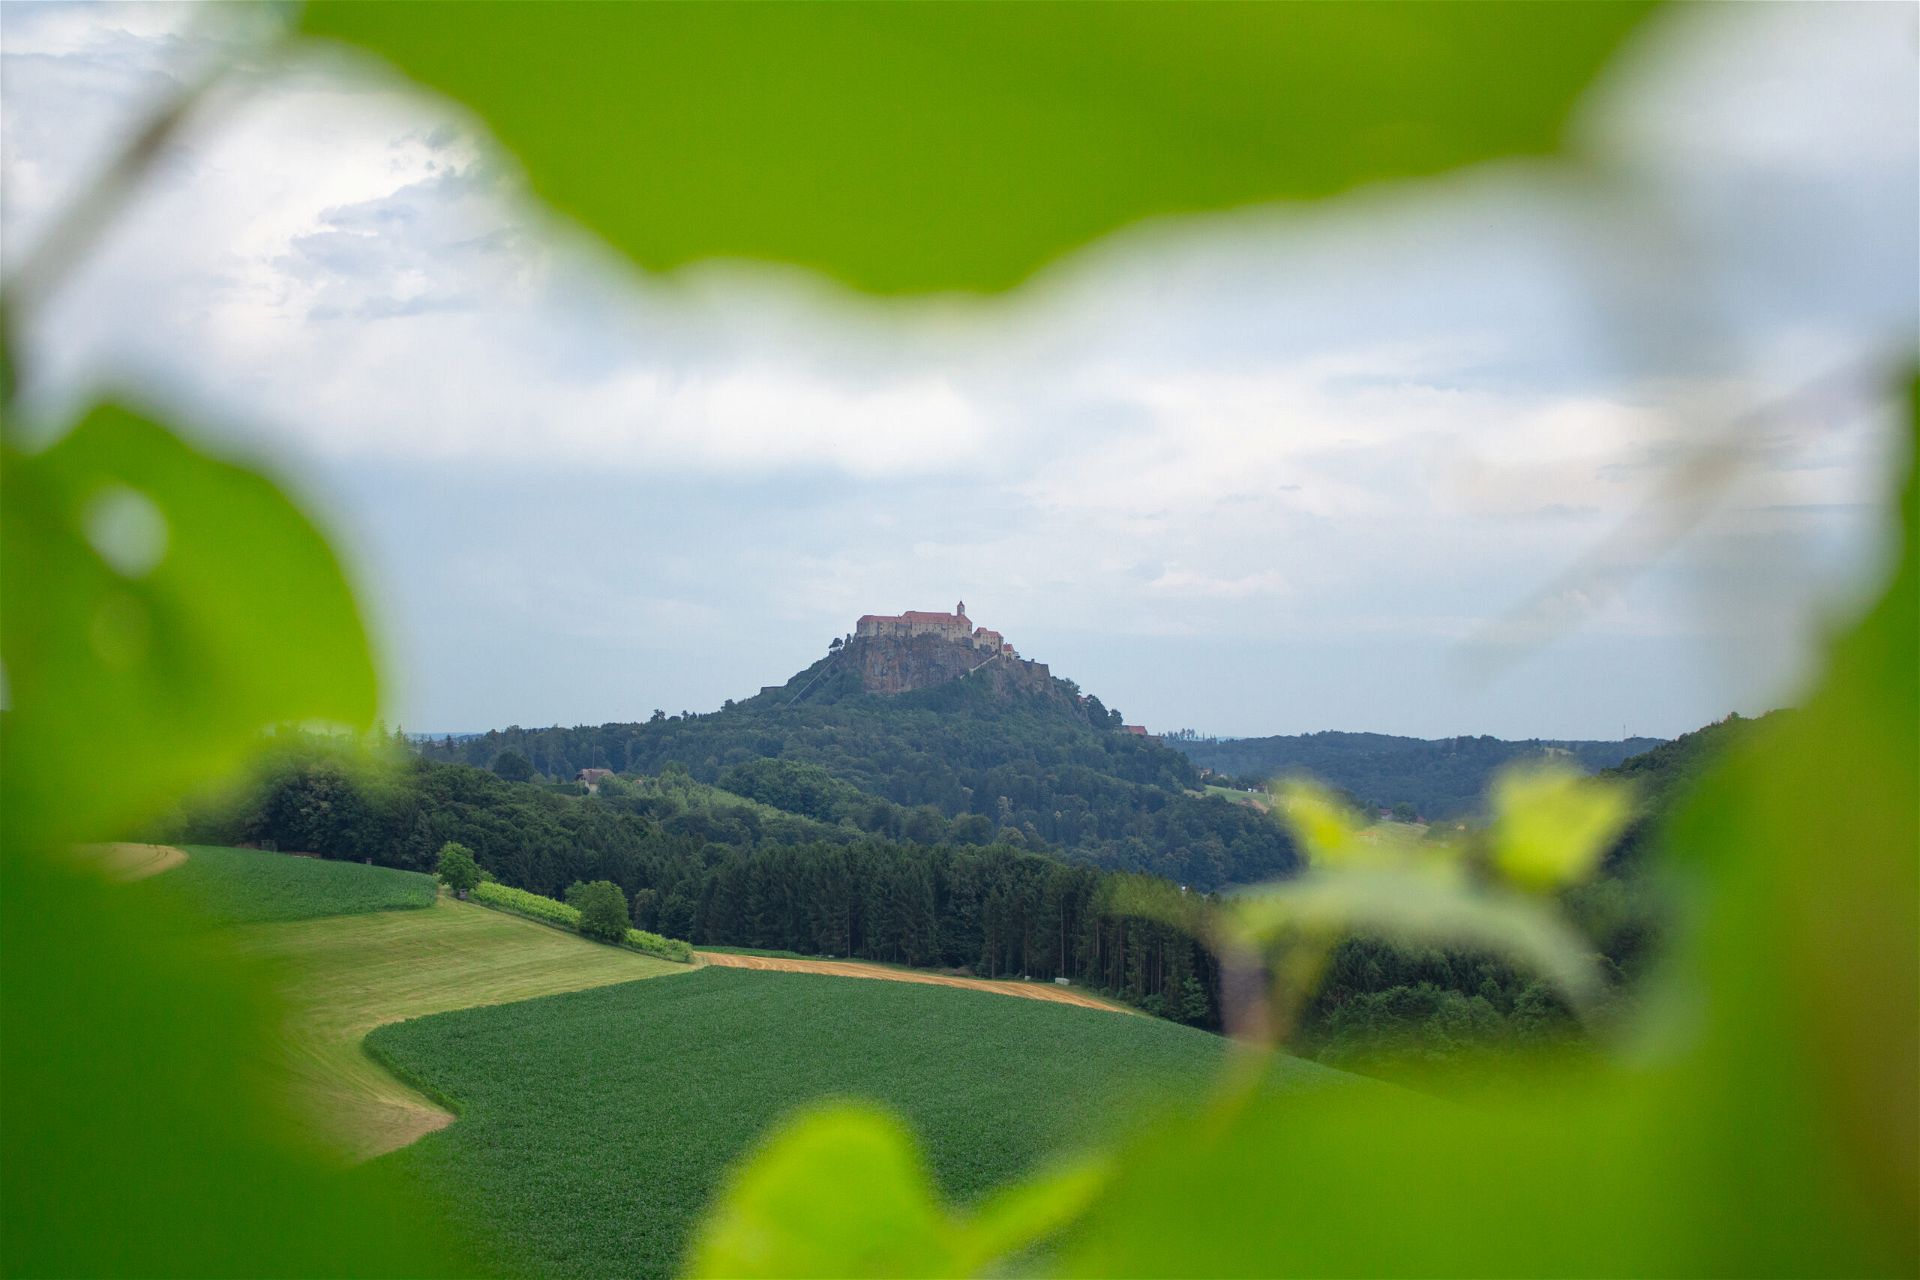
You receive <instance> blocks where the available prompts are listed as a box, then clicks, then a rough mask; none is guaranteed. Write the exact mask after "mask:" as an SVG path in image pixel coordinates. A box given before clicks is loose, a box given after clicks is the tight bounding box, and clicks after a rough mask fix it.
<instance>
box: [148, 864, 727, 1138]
mask: <svg viewBox="0 0 1920 1280" xmlns="http://www.w3.org/2000/svg"><path fill="white" fill-rule="evenodd" d="M186 852H187V858H186V860H185V861H184V862H182V863H178V864H176V865H173V866H171V867H170V868H168V869H167V870H166V871H164V872H163V873H161V874H160V875H159V876H157V877H155V879H154V880H153V882H152V883H153V884H154V885H156V886H163V887H164V888H165V890H166V891H167V892H172V893H179V894H183V895H186V896H187V897H189V898H190V899H191V900H192V901H193V902H194V903H195V904H196V905H197V906H201V907H202V908H203V909H204V910H205V911H206V912H207V914H209V915H210V916H212V917H213V918H214V919H215V920H216V921H218V922H220V924H221V925H222V926H224V927H225V928H226V931H227V932H228V933H229V935H230V937H231V939H232V940H233V941H234V942H235V943H236V944H237V945H238V946H239V948H240V950H241V951H242V952H244V953H247V954H250V955H253V956H257V957H260V958H262V959H264V960H265V961H267V962H268V963H269V964H270V965H271V967H272V968H273V970H274V972H275V974H276V975H277V976H278V978H279V987H280V992H281V995H282V999H283V1001H284V1004H285V1007H286V1011H287V1024H286V1032H285V1041H284V1045H285V1049H286V1054H287V1057H286V1063H285V1065H286V1066H287V1068H288V1074H287V1076H286V1080H287V1087H288V1088H289V1089H290V1090H291V1091H292V1093H293V1095H294V1098H293V1101H294V1103H295V1106H296V1108H297V1110H298V1111H299V1112H300V1113H302V1114H305V1115H308V1116H310V1117H311V1118H312V1120H313V1123H314V1124H315V1126H316V1127H317V1130H318V1133H319V1135H320V1137H321V1139H322V1141H323V1143H324V1144H325V1145H326V1146H328V1147H331V1148H333V1149H335V1150H338V1151H341V1152H344V1153H346V1154H348V1155H350V1156H355V1157H366V1156H372V1155H377V1154H379V1153H381V1152H384V1151H391V1150H392V1149H394V1148H395V1147H399V1146H403V1145H405V1144H406V1143H408V1142H411V1141H413V1140H414V1139H415V1138H417V1137H419V1136H420V1135H421V1134H423V1133H428V1132H431V1131H432V1130H434V1129H436V1128H439V1127H440V1126H441V1125H444V1124H446V1123H447V1122H448V1121H449V1120H450V1119H451V1118H452V1117H451V1116H450V1115H449V1114H448V1113H447V1112H446V1111H444V1110H442V1109H441V1108H439V1107H437V1106H435V1105H434V1104H433V1103H432V1102H431V1101H429V1100H428V1099H427V1098H425V1097H423V1096H421V1095H420V1094H419V1093H417V1092H415V1091H414V1090H412V1089H409V1088H407V1087H406V1086H405V1085H403V1084H401V1083H400V1082H399V1081H398V1080H396V1079H394V1078H393V1076H392V1075H391V1074H389V1073H388V1072H387V1071H386V1070H384V1069H383V1068H381V1067H380V1066H379V1065H378V1064H377V1063H375V1062H374V1061H373V1060H372V1059H371V1058H369V1057H368V1056H367V1054H366V1051H365V1050H364V1048H363V1047H362V1044H361V1042H362V1039H363V1038H364V1037H365V1036H366V1034H367V1032H369V1031H371V1030H372V1029H373V1028H375V1027H377V1026H380V1025H381V1024H383V1023H388V1022H396V1021H399V1020H401V1019H405V1018H416V1017H420V1016H421V1015H423V1014H430V1013H445V1012H447V1011H448V1010H452V1009H466V1008H471V1007H473V1006H475V1005H489V1004H500V1003H503V1002H506V1001H512V1000H525V999H527V998H529V997H531V996H545V995H553V994H554V993H556V992H562V991H577V990H579V989H581V988H583V987H592V986H601V985H604V984H607V983H612V982H632V981H635V980H637V979H640V978H652V977H657V976H660V975H663V974H673V973H686V972H689V970H688V968H687V966H685V965H679V964H672V963H669V962H667V961H664V960H657V959H654V958H653V957H651V956H643V955H640V954H638V953H636V952H633V951H628V950H624V949H622V948H619V947H609V946H604V945H601V944H599V943H595V942H589V941H588V940H586V939H585V938H581V937H579V936H577V935H575V934H572V933H568V932H564V931H560V930H555V929H552V928H548V927H546V926H544V925H541V924H538V923H536V922H534V921H532V920H527V919H524V918H522V917H519V916H514V915H509V914H505V913H503V912H499V911H489V910H487V909H486V908H484V907H481V906H478V905H476V904H474V903H470V902H459V901H456V900H455V899H453V898H450V897H445V896H438V895H437V890H438V885H437V884H436V883H435V882H434V879H433V877H431V876H426V875H421V874H418V873H416V872H411V871H394V870H390V869H388V868H385V867H370V866H366V865H364V864H361V863H356V862H326V861H322V860H320V859H317V858H299V857H294V856H292V855H289V854H281V853H263V852H260V851H258V850H254V849H222V848H214V847H210V846H193V847H190V848H189V849H188V850H187V851H186Z"/></svg>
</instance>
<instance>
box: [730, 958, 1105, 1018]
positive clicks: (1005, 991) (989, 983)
mask: <svg viewBox="0 0 1920 1280" xmlns="http://www.w3.org/2000/svg"><path fill="white" fill-rule="evenodd" d="M694 954H695V955H696V956H697V957H698V958H699V959H700V960H702V961H703V962H705V963H707V964H712V965H719V966H720V967H722V968H725V969H761V970H771V971H774V972H778V973H819V974H825V975H827V976H828V977H833V978H878V979H880V980H882V981H885V982H919V983H924V984H926V985H928V986H935V987H962V988H965V989H966V990H968V991H990V992H993V993H994V994H995V995H1003V996H1020V997H1022V998H1023V999H1027V1000H1044V1001H1047V1002H1048V1003H1051V1004H1071V1005H1078V1006H1079V1007H1081V1008H1083V1009H1101V1010H1104V1011H1106V1012H1107V1013H1133V1012H1135V1010H1132V1009H1129V1008H1127V1007H1126V1006H1125V1005H1120V1004H1115V1003H1114V1002H1113V1001H1111V1000H1102V999H1100V998H1099V997H1098V996H1090V995H1087V994H1086V993H1085V992H1082V991H1076V990H1074V989H1073V988H1072V987H1061V986H1052V985H1048V984H1043V983H1038V982H1014V981H1011V980H995V979H990V978H956V977H952V976H950V975H948V974H944V973H924V972H921V971H919V970H917V969H894V968H890V967H888V966H887V965H881V964H864V963H862V962H860V961H858V960H795V959H789V958H787V957H785V956H747V955H738V954H736V953H734V952H731V951H696V952H695V953H694Z"/></svg>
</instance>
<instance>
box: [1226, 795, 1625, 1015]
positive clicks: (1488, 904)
mask: <svg viewBox="0 0 1920 1280" xmlns="http://www.w3.org/2000/svg"><path fill="white" fill-rule="evenodd" d="M1275 794H1276V796H1277V798H1278V801H1279V803H1278V807H1277V812H1278V813H1279V815H1280V817H1281V818H1282V820H1284V821H1285V822H1286V824H1287V826H1288V827H1289V828H1290V829H1291V830H1292V832H1293V836H1294V839H1295V840H1296V841H1298V842H1299V844H1300V847H1301V849H1303V850H1304V851H1305V852H1306V855H1307V860H1308V862H1309V864H1310V868H1309V870H1307V871H1306V872H1304V873H1303V874H1301V875H1298V876H1295V877H1293V878H1292V879H1288V880H1278V881H1274V882H1273V883H1271V884H1265V885H1260V886H1258V887H1256V888H1253V889H1249V890H1247V891H1246V892H1244V893H1236V894H1232V895H1230V896H1228V897H1226V898H1225V899H1224V900H1223V901H1222V902H1221V904H1220V907H1219V910H1218V913H1217V919H1216V921H1215V924H1214V937H1215V938H1216V939H1217V940H1218V941H1219V942H1220V943H1223V944H1224V945H1225V946H1226V947H1227V948H1229V949H1231V950H1249V951H1259V950H1264V949H1272V948H1274V947H1275V946H1284V945H1286V944H1288V943H1290V942H1293V941H1296V940H1306V941H1308V943H1309V944H1310V945H1316V946H1317V945H1325V944H1326V943H1330V942H1332V941H1334V940H1337V939H1339V938H1341V937H1344V936H1347V935H1350V934H1362V935H1368V936H1372V937H1378V938H1384V939H1388V940H1391V941H1393V942H1396V943H1401V944H1405V945H1409V946H1436V947H1464V948H1468V949H1470V950H1475V951H1484V952H1488V953H1491V954H1494V955H1500V956H1504V957H1506V958H1507V959H1508V960H1511V961H1513V962H1514V963H1516V964H1519V965H1521V966H1523V967H1525V968H1527V969H1530V970H1531V971H1533V972H1534V973H1536V974H1538V975H1539V976H1541V977H1542V978H1545V979H1546V980H1547V981H1548V982H1550V983H1552V984H1553V986H1554V987H1555V988H1556V989H1557V990H1558V991H1559V992H1560V994H1561V995H1562V996H1564V997H1565V998H1566V999H1567V1000H1568V1001H1569V1002H1570V1003H1572V1004H1574V1005H1576V1006H1580V1005H1584V1004H1586V1003H1587V1002H1589V1001H1590V1000H1591V999H1592V997H1593V995H1594V993H1595V992H1596V990H1597V989H1598V986H1599V973H1598V971H1597V970H1596V969H1595V967H1594V962H1593V957H1592V954H1591V953H1592V947H1591V946H1589V945H1588V944H1587V943H1586V942H1585V941H1584V940H1582V938H1581V937H1580V935H1579V933H1578V932H1577V931H1576V930H1575V929H1573V927H1572V926H1571V925H1569V924H1568V923H1567V922H1566V921H1565V920H1563V919H1562V918H1561V917H1560V915H1559V913H1558V912H1557V911H1555V910H1553V909H1552V908H1551V907H1550V906H1548V905H1546V904H1544V903H1542V902H1539V901H1536V900H1534V899H1531V898H1527V897H1522V896H1520V895H1518V894H1514V893H1512V892H1509V891H1507V890H1505V889H1502V888H1499V887H1497V886H1493V885H1487V884H1482V883H1479V882H1478V881H1477V880H1476V879H1475V878H1474V877H1473V876H1471V875H1470V874H1469V871H1468V868H1467V866H1466V864H1465V862H1464V860H1463V859H1462V858H1461V856H1460V855H1461V851H1460V849H1459V848H1458V847H1457V846H1456V845H1454V844H1452V843H1449V842H1447V841H1444V840H1440V841H1435V840H1424V839H1421V838H1419V837H1417V836H1415V835H1412V834H1411V833H1409V832H1408V831H1407V830H1406V829H1405V828H1402V827H1400V826H1398V825H1388V824H1382V825H1380V826H1377V827H1372V828H1362V827H1361V825H1360V821H1359V819H1358V817H1357V816H1356V815H1354V814H1352V813H1350V812H1348V811H1347V809H1346V808H1345V806H1343V805H1342V804H1341V803H1340V802H1339V801H1338V800H1336V799H1335V798H1334V797H1333V796H1332V795H1331V794H1330V793H1328V792H1327V791H1326V790H1325V789H1324V788H1323V787H1320V786H1319V785H1317V784H1315V783H1312V782H1306V781H1301V780H1295V781H1290V782H1287V783H1284V784H1282V785H1281V786H1280V787H1279V788H1277V789H1276V792H1275ZM1583 794H1584V793H1583ZM1546 796H1547V801H1546V802H1542V801H1541V800H1540V799H1539V798H1538V793H1537V792H1535V791H1528V790H1523V791H1522V792H1521V793H1520V796H1519V803H1520V805H1521V806H1522V808H1521V810H1520V812H1521V813H1522V815H1523V816H1525V817H1527V818H1528V819H1529V820H1530V821H1541V822H1552V821H1556V820H1558V819H1560V818H1562V817H1564V816H1565V812H1566V808H1567V804H1566V801H1565V797H1564V795H1563V794H1562V792H1561V790H1559V789H1558V788H1555V789H1553V790H1551V791H1549V792H1547V793H1546ZM1585 814H1586V810H1585V809H1577V811H1576V816H1585ZM1528 832H1529V833H1530V834H1534V835H1537V836H1538V838H1539V839H1541V840H1542V841H1548V840H1565V839H1571V838H1573V836H1574V835H1576V834H1578V833H1568V832H1562V831H1560V830H1559V829H1557V828H1555V829H1552V830H1550V831H1546V832H1535V831H1534V829H1533V828H1531V827H1529V828H1528ZM1305 976H1311V975H1305ZM1296 994H1297V995H1299V996H1304V995H1306V994H1307V993H1306V992H1304V991H1302V992H1299V993H1296Z"/></svg>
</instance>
